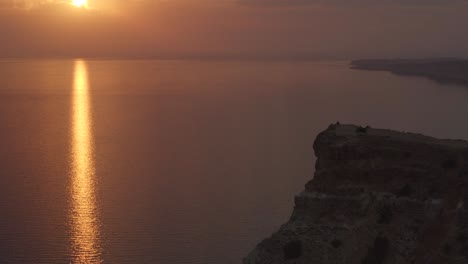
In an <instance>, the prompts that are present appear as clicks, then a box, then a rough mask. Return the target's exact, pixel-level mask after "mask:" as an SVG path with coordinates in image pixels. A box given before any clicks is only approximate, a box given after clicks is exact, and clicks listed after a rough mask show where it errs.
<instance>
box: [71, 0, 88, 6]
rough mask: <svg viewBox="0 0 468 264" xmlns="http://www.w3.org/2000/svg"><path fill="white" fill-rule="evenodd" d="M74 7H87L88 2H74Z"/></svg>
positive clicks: (79, 0) (86, 0)
mask: <svg viewBox="0 0 468 264" xmlns="http://www.w3.org/2000/svg"><path fill="white" fill-rule="evenodd" d="M73 5H74V6H77V7H87V6H88V0H73Z"/></svg>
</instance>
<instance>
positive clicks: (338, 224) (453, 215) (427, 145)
mask: <svg viewBox="0 0 468 264" xmlns="http://www.w3.org/2000/svg"><path fill="white" fill-rule="evenodd" d="M314 150H315V154H316V156H317V162H316V171H315V176H314V178H313V180H311V181H310V182H309V183H307V184H306V186H305V190H304V191H303V192H302V193H301V194H299V195H298V196H297V197H296V198H295V208H294V211H293V213H292V216H291V218H290V220H289V221H288V222H287V223H286V224H284V225H283V226H282V227H281V228H280V230H279V231H278V232H276V233H274V234H273V235H272V236H271V237H270V238H268V239H265V240H264V241H263V242H261V243H260V244H259V245H258V246H257V247H256V248H255V249H254V250H253V251H252V252H251V253H250V254H249V255H248V256H247V257H246V258H245V259H244V263H245V264H267V263H268V264H277V263H295V264H303V263H304V264H305V263H308V264H310V263H314V264H316V263H318V264H319V263H324V264H329V263H330V264H331V263H333V264H339V263H347V264H353V263H357V264H369V263H372V264H385V263H414V264H419V263H432V264H435V263H444V264H450V263H454V264H455V263H457V264H461V263H468V211H467V209H468V208H467V206H468V203H467V200H468V195H467V182H468V167H467V165H466V161H467V160H468V142H465V141H459V140H440V139H435V138H431V137H427V136H423V135H418V134H411V133H401V132H396V131H390V130H383V129H372V128H362V127H357V126H353V125H331V126H330V127H329V128H328V129H327V130H325V131H324V132H322V133H321V134H319V135H318V137H317V139H316V141H315V143H314Z"/></svg>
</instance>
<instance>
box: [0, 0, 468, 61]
mask: <svg viewBox="0 0 468 264" xmlns="http://www.w3.org/2000/svg"><path fill="white" fill-rule="evenodd" d="M5 1H6V2H5ZM8 1H10V0H2V2H1V3H2V4H1V5H0V35H1V36H2V41H1V42H0V56H1V57H17V56H45V57H61V56H66V57H77V56H79V57H82V56H85V57H87V56H97V57H147V56H155V57H157V56H187V55H191V56H192V55H207V54H243V55H246V54H248V55H254V56H258V55H281V56H283V55H288V56H292V55H301V54H309V55H310V56H312V57H318V58H353V57H382V56H426V57H427V56H468V48H467V47H468V34H466V33H465V29H464V25H466V24H468V16H466V14H467V13H468V12H467V11H468V5H467V4H466V3H465V1H463V0H458V1H457V0H446V2H443V4H434V1H435V0H434V1H431V0H426V1H422V0H408V2H404V3H399V1H393V2H392V1H390V0H381V1H380V2H379V0H374V1H370V0H348V1H340V0H329V1H325V0H288V1H286V0H268V1H267V0H217V1H216V0H161V1H157V0H152V1H149V0H88V2H89V5H90V7H91V9H90V10H87V11H84V10H80V9H77V8H74V7H72V6H70V5H69V4H67V3H69V2H72V1H71V0H70V1H68V0H12V1H11V2H8ZM14 1H16V2H14ZM25 1H26V2H25ZM390 2H392V3H390ZM402 2H403V1H402Z"/></svg>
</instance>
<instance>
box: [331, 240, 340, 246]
mask: <svg viewBox="0 0 468 264" xmlns="http://www.w3.org/2000/svg"><path fill="white" fill-rule="evenodd" d="M331 244H332V246H333V247H334V248H339V247H341V245H343V242H342V241H341V240H339V239H334V240H333V241H332V242H331Z"/></svg>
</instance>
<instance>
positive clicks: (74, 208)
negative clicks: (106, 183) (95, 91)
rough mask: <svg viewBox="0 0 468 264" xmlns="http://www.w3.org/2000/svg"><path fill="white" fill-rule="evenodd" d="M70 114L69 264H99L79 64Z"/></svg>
mask: <svg viewBox="0 0 468 264" xmlns="http://www.w3.org/2000/svg"><path fill="white" fill-rule="evenodd" d="M71 113H72V117H71V118H72V128H71V130H72V131H71V133H72V139H71V151H72V152H71V168H72V171H71V173H72V175H71V203H72V205H71V212H70V219H71V243H72V245H71V248H72V263H80V264H88V263H101V262H102V261H101V249H100V235H99V219H98V217H97V208H96V203H97V202H96V195H95V184H96V183H95V182H96V180H95V176H96V175H95V173H96V172H95V167H94V149H93V148H94V146H93V131H92V128H93V124H92V118H91V104H90V97H89V83H88V70H87V66H86V62H85V61H82V60H77V61H75V70H74V84H73V96H72V112H71Z"/></svg>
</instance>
